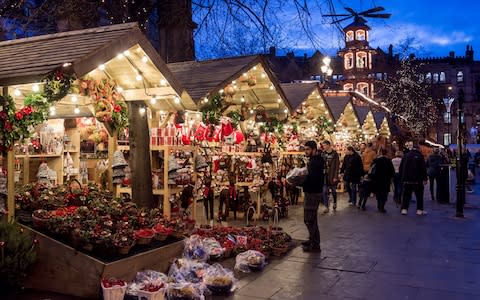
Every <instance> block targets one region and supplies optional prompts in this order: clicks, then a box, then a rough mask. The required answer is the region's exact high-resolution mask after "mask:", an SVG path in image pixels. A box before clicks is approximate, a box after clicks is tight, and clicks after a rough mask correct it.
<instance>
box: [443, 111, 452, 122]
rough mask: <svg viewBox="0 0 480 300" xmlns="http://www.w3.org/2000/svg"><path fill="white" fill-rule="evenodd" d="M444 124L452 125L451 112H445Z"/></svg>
mask: <svg viewBox="0 0 480 300" xmlns="http://www.w3.org/2000/svg"><path fill="white" fill-rule="evenodd" d="M443 123H445V124H450V123H452V116H451V115H450V113H449V112H444V113H443Z"/></svg>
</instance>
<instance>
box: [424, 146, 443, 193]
mask: <svg viewBox="0 0 480 300" xmlns="http://www.w3.org/2000/svg"><path fill="white" fill-rule="evenodd" d="M443 163H445V161H444V159H443V157H442V156H441V155H440V149H438V148H434V149H433V152H432V154H430V155H429V156H428V158H427V163H426V166H427V175H428V181H429V182H430V196H432V201H435V193H434V190H433V187H434V185H435V182H436V184H437V193H438V178H439V176H440V165H441V164H443Z"/></svg>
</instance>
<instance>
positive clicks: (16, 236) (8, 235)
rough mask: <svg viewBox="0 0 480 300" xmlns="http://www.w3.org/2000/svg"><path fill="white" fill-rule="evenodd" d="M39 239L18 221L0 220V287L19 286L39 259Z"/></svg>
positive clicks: (3, 289) (3, 288)
mask: <svg viewBox="0 0 480 300" xmlns="http://www.w3.org/2000/svg"><path fill="white" fill-rule="evenodd" d="M37 245H38V241H37V240H36V239H34V238H33V236H32V235H31V234H28V233H26V232H25V231H24V230H23V228H22V227H20V225H18V223H16V221H6V220H4V221H2V222H0V288H1V289H2V291H3V292H5V289H7V290H8V289H9V288H17V287H20V286H21V284H22V279H23V278H25V276H26V272H27V271H28V268H29V267H30V266H31V265H32V264H33V263H34V262H35V261H36V259H37ZM3 292H2V293H3Z"/></svg>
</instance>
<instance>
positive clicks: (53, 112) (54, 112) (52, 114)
mask: <svg viewBox="0 0 480 300" xmlns="http://www.w3.org/2000/svg"><path fill="white" fill-rule="evenodd" d="M56 113H57V112H56V111H55V110H51V111H50V113H49V115H50V116H54V115H55V114H56Z"/></svg>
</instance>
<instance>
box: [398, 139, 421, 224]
mask: <svg viewBox="0 0 480 300" xmlns="http://www.w3.org/2000/svg"><path fill="white" fill-rule="evenodd" d="M400 182H401V184H402V185H403V199H402V211H401V213H402V215H406V214H407V211H408V206H409V205H410V200H411V198H412V192H414V193H415V198H416V199H417V215H419V216H421V215H425V214H426V212H425V211H424V210H423V189H424V188H423V186H424V185H425V184H427V168H426V166H425V159H424V158H423V155H422V153H420V151H419V150H418V146H415V147H413V148H412V149H411V150H410V151H408V152H407V154H405V155H404V156H403V158H402V162H401V163H400Z"/></svg>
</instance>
